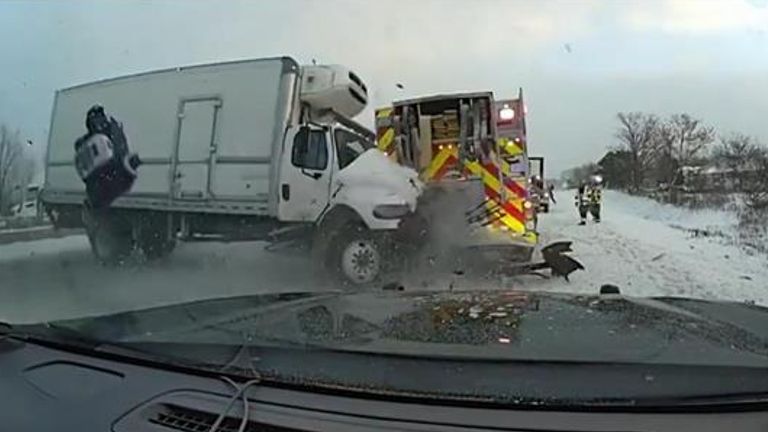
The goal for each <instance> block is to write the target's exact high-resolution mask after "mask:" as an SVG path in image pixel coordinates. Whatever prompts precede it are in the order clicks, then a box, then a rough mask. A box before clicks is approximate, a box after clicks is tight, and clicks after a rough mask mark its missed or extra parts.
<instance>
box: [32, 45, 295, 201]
mask: <svg viewBox="0 0 768 432" xmlns="http://www.w3.org/2000/svg"><path fill="white" fill-rule="evenodd" d="M298 75H299V66H298V65H297V63H296V62H295V61H294V60H293V59H290V58H286V57H284V58H272V59H258V60H247V61H238V62H230V63H218V64H211V65H203V66H192V67H184V68H175V69H169V70H162V71H157V72H150V73H143V74H138V75H132V76H127V77H122V78H116V79H110V80H105V81H99V82H95V83H91V84H86V85H81V86H76V87H71V88H68V89H64V90H61V91H59V92H57V94H56V98H55V102H54V108H53V114H52V119H51V129H50V135H49V143H48V154H47V163H46V183H45V188H44V192H43V195H42V199H43V201H44V202H46V203H54V204H55V203H61V204H81V203H82V202H83V199H84V198H85V192H84V185H83V182H82V181H81V179H80V178H79V177H78V175H77V172H76V170H75V167H74V147H73V146H74V142H75V140H76V139H77V138H78V137H79V136H81V135H83V134H84V133H85V131H86V130H85V125H84V121H85V114H86V112H87V111H88V109H89V108H90V107H91V106H93V105H94V104H100V105H102V106H104V109H105V111H106V112H107V113H108V114H109V115H111V116H114V117H115V118H116V119H117V120H118V121H120V122H122V124H123V127H124V129H125V133H126V135H127V137H128V142H129V145H130V150H131V151H132V152H135V153H138V154H139V156H140V157H141V159H142V161H143V165H142V166H141V167H139V170H138V172H139V175H138V179H137V180H136V182H135V184H134V186H133V188H132V190H131V191H130V192H129V193H128V194H127V195H125V196H123V197H122V198H119V199H118V200H117V201H115V203H114V206H116V207H129V208H130V207H137V208H158V209H172V210H181V211H195V212H214V213H230V214H231V213H241V214H256V215H259V214H263V215H274V214H276V208H277V189H276V188H277V181H276V178H277V176H278V172H277V169H278V164H277V162H276V161H277V160H278V159H279V158H276V157H273V156H274V155H276V154H279V152H280V151H281V143H282V135H283V133H284V131H285V130H286V127H287V125H288V124H289V122H290V121H291V117H292V116H294V115H295V106H294V100H295V99H296V97H295V91H296V87H297V77H298Z"/></svg>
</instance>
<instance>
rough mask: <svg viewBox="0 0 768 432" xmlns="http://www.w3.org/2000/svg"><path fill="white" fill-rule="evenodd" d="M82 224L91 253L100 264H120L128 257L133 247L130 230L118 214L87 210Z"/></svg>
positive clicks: (128, 224)
mask: <svg viewBox="0 0 768 432" xmlns="http://www.w3.org/2000/svg"><path fill="white" fill-rule="evenodd" d="M83 222H84V224H85V230H86V233H87V235H88V242H89V243H90V244H91V251H92V252H93V254H94V256H96V259H98V260H99V261H100V262H101V263H102V264H107V265H116V264H120V263H122V262H123V261H125V259H126V258H128V256H130V254H131V251H132V250H133V246H134V242H133V232H132V228H131V225H130V223H128V222H127V221H125V220H123V218H122V217H121V216H120V215H119V214H117V213H116V212H111V211H92V210H91V211H88V210H87V211H85V212H84V213H83Z"/></svg>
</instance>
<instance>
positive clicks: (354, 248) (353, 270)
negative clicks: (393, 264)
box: [328, 225, 384, 286]
mask: <svg viewBox="0 0 768 432" xmlns="http://www.w3.org/2000/svg"><path fill="white" fill-rule="evenodd" d="M383 261H384V253H383V251H382V246H381V243H380V242H378V241H377V240H376V238H375V237H374V236H373V235H372V234H371V233H370V231H368V230H367V229H366V228H365V227H362V226H357V225H355V226H350V227H347V228H345V229H343V230H342V232H341V233H339V234H338V236H337V237H336V238H335V239H334V240H333V241H332V245H331V247H330V250H329V254H328V267H329V269H330V270H331V271H332V272H333V273H335V274H337V275H338V276H339V277H340V278H341V279H342V280H343V281H344V282H347V283H349V284H352V285H357V286H364V285H369V284H372V283H375V282H376V281H378V280H379V279H380V278H381V274H382V272H383V267H384V266H383Z"/></svg>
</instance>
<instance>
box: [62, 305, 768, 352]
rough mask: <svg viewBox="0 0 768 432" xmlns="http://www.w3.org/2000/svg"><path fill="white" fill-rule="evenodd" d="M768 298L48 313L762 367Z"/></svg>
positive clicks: (154, 338)
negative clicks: (763, 303) (758, 302)
mask: <svg viewBox="0 0 768 432" xmlns="http://www.w3.org/2000/svg"><path fill="white" fill-rule="evenodd" d="M766 312H768V309H766V308H763V307H760V306H755V305H749V304H741V303H728V302H712V301H703V300H692V299H684V298H633V297H626V296H621V295H608V296H606V295H602V296H586V295H572V294H560V293H546V292H527V291H514V290H504V291H475V292H423V293H409V292H397V291H395V292H388V291H384V292H368V293H354V294H349V293H300V294H281V295H258V296H247V297H237V298H228V299H218V300H207V301H199V302H194V303H188V304H180V305H174V306H168V307H161V308H155V309H148V310H143V311H135V312H126V313H120V314H115V315H109V316H103V317H97V318H88V319H80V320H70V321H63V322H58V323H56V324H57V325H60V326H65V327H68V328H72V329H75V330H77V331H79V332H81V333H84V334H88V335H89V336H90V337H93V338H95V339H100V340H108V341H110V342H113V343H115V342H117V343H120V342H122V343H142V342H151V343H162V342H173V343H192V344H194V343H200V344H211V343H216V344H233V345H241V344H243V343H244V341H247V343H251V344H254V345H260V346H289V347H302V348H307V349H331V350H343V351H352V352H359V353H367V354H384V355H390V356H391V355H397V356H409V357H423V358H451V359H475V360H515V361H528V360H531V361H568V362H574V361H575V362H582V361H583V362H610V363H659V364H695V365H729V366H754V367H765V365H766V364H768V313H766Z"/></svg>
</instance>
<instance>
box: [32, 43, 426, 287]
mask: <svg viewBox="0 0 768 432" xmlns="http://www.w3.org/2000/svg"><path fill="white" fill-rule="evenodd" d="M367 101H368V95H367V89H366V86H365V84H364V83H363V81H362V80H361V79H360V78H359V77H358V76H357V75H356V74H355V73H354V72H352V71H350V70H348V69H346V68H344V67H342V66H335V65H330V66H325V65H311V66H299V64H298V63H297V62H296V61H295V60H293V59H291V58H288V57H282V58H267V59H256V60H246V61H236V62H227V63H217V64H209V65H201V66H191V67H180V68H175V69H169V70H161V71H155V72H149V73H141V74H137V75H132V76H127V77H121V78H115V79H108V80H104V81H98V82H94V83H89V84H85V85H80V86H75V87H71V88H67V89H63V90H60V91H58V92H57V93H56V97H55V101H54V105H53V113H52V118H51V127H50V135H49V142H48V153H47V163H46V181H45V186H44V188H43V191H42V193H41V200H42V202H43V204H44V206H45V208H46V210H47V212H48V214H49V215H50V217H51V220H52V221H53V223H54V224H55V226H57V227H85V228H86V232H87V234H88V238H89V240H90V243H91V247H92V250H93V252H94V254H95V255H96V257H97V258H98V259H99V260H101V261H102V262H106V263H114V262H120V261H122V260H123V259H124V258H125V257H126V256H127V255H128V254H130V253H134V252H133V251H135V250H139V251H142V252H143V254H144V255H145V256H146V257H147V258H149V259H152V258H157V257H161V256H164V255H166V254H168V253H170V252H171V250H172V249H173V247H174V245H175V244H176V241H177V239H179V238H182V239H187V240H196V239H210V238H222V239H230V240H231V239H260V240H269V241H278V240H280V239H284V238H286V237H287V236H289V235H292V234H294V235H298V234H297V233H301V234H302V235H301V237H309V238H311V239H312V251H313V253H312V255H313V258H314V259H315V260H317V261H318V262H320V263H322V264H324V267H326V268H327V269H329V270H331V271H333V272H334V273H337V274H339V275H341V276H342V277H343V278H344V279H346V280H348V281H351V282H353V283H370V282H373V281H375V280H376V279H377V278H379V277H380V275H381V273H382V270H383V269H384V268H385V264H386V262H387V259H388V254H389V253H390V252H389V251H391V250H392V246H393V245H396V244H397V243H398V241H399V239H400V238H404V237H409V236H410V237H412V233H404V232H403V231H404V230H408V229H419V228H413V227H415V224H412V223H410V222H409V221H410V220H416V219H417V218H415V217H412V216H413V214H414V212H415V210H416V201H417V199H418V197H419V196H420V194H421V192H422V185H421V183H420V182H419V180H418V177H417V174H416V173H415V172H414V171H412V170H409V169H407V168H404V167H401V166H398V165H397V164H395V163H393V162H391V161H390V160H388V159H387V158H386V157H385V156H384V155H383V154H382V153H381V152H379V151H378V150H377V149H375V147H374V143H373V137H374V136H373V134H372V133H371V132H370V131H369V130H367V129H365V128H364V127H362V126H360V125H359V124H357V123H355V122H354V121H353V120H351V117H353V116H354V115H356V114H358V113H359V112H360V111H362V110H363V108H364V107H365V105H366V104H367ZM96 104H98V105H101V106H103V107H104V109H105V111H107V112H108V113H109V115H111V116H114V117H115V118H116V119H117V120H119V121H120V122H121V123H122V125H123V128H124V130H125V134H126V136H127V138H128V143H129V146H130V149H131V151H132V152H135V153H138V155H139V157H140V158H141V160H142V165H141V166H140V167H139V168H138V170H137V172H138V177H137V178H136V180H135V182H134V184H133V187H132V188H131V190H130V191H129V192H128V193H126V194H124V195H123V196H121V197H119V198H118V199H117V200H115V201H114V202H113V203H112V205H111V206H109V207H108V208H106V209H99V210H94V209H91V208H90V207H89V206H87V205H84V203H85V198H86V194H85V187H84V184H83V182H82V180H81V179H80V177H79V176H78V173H77V171H76V169H75V166H74V142H75V141H76V140H77V138H78V137H79V136H81V135H82V134H83V133H84V132H85V126H84V120H85V115H86V112H87V111H88V110H89V108H90V107H92V106H93V105H96ZM399 234H402V235H403V237H401V236H400V235H399Z"/></svg>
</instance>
